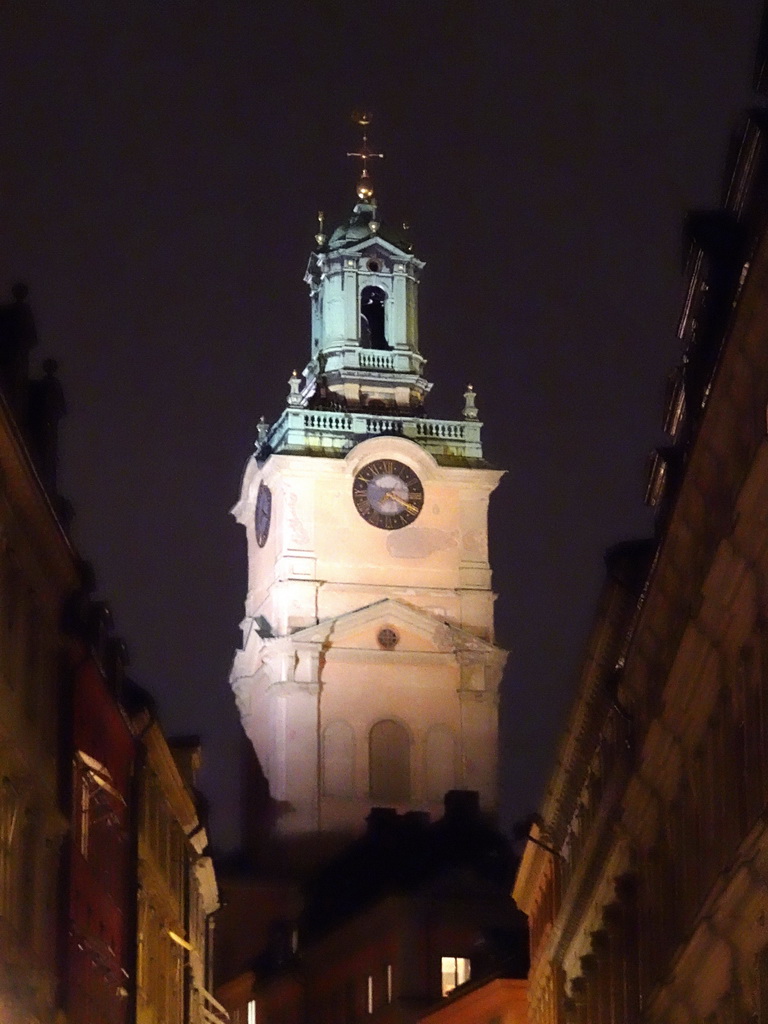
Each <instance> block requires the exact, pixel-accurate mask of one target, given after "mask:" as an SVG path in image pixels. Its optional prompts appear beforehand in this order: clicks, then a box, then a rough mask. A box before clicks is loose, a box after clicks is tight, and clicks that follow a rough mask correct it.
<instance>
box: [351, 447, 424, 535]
mask: <svg viewBox="0 0 768 1024" xmlns="http://www.w3.org/2000/svg"><path fill="white" fill-rule="evenodd" d="M352 500H353V501H354V503H355V508H356V509H357V511H358V512H359V513H360V515H361V516H362V517H363V519H364V520H365V521H366V522H367V523H370V524H371V526H376V527H378V528H379V529H380V530H400V529H401V528H402V527H403V526H408V524H409V523H412V522H413V521H414V519H415V518H416V517H417V516H418V514H419V512H421V509H422V506H423V504H424V488H423V487H422V485H421V480H419V478H418V477H417V476H416V474H415V473H414V472H413V470H412V469H411V468H410V467H408V466H405V465H403V463H402V462H396V461H395V460H394V459H376V460H375V461H374V462H369V463H368V464H367V465H365V466H363V468H362V469H361V470H360V471H359V472H358V473H357V475H356V476H355V479H354V482H353V484H352Z"/></svg>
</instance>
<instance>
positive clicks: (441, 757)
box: [424, 725, 456, 801]
mask: <svg viewBox="0 0 768 1024" xmlns="http://www.w3.org/2000/svg"><path fill="white" fill-rule="evenodd" d="M424 760H425V767H426V782H427V800H431V801H436V800H442V799H443V797H444V796H445V794H446V793H447V792H448V791H449V790H450V789H455V788H456V741H455V739H454V737H453V733H452V732H451V730H450V729H449V728H448V727H447V726H445V725H433V726H432V728H431V729H430V730H429V731H428V733H427V739H426V743H425V747H424Z"/></svg>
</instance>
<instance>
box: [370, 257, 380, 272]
mask: <svg viewBox="0 0 768 1024" xmlns="http://www.w3.org/2000/svg"><path fill="white" fill-rule="evenodd" d="M368 269H369V270H370V272H371V273H372V274H378V272H379V271H380V270H381V264H380V263H379V261H378V260H368Z"/></svg>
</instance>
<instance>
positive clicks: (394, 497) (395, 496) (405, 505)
mask: <svg viewBox="0 0 768 1024" xmlns="http://www.w3.org/2000/svg"><path fill="white" fill-rule="evenodd" d="M384 497H385V498H391V499H392V501H396V502H397V504H398V505H402V507H403V508H404V509H405V510H406V511H407V512H411V513H412V514H413V515H418V512H419V510H418V509H417V508H416V506H415V505H412V504H411V503H410V501H406V500H405V498H401V497H400V495H399V494H395V492H394V491H387V493H386V494H385V495H384Z"/></svg>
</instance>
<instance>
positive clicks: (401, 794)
mask: <svg viewBox="0 0 768 1024" xmlns="http://www.w3.org/2000/svg"><path fill="white" fill-rule="evenodd" d="M369 755H370V786H371V798H372V799H373V800H383V801H387V802H389V803H404V802H406V801H408V800H410V798H411V741H410V737H409V736H408V730H407V729H406V728H405V726H404V725H400V723H399V722H393V721H392V720H391V719H385V720H383V721H381V722H376V724H375V725H374V726H373V728H372V729H371V732H370V737H369Z"/></svg>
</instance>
